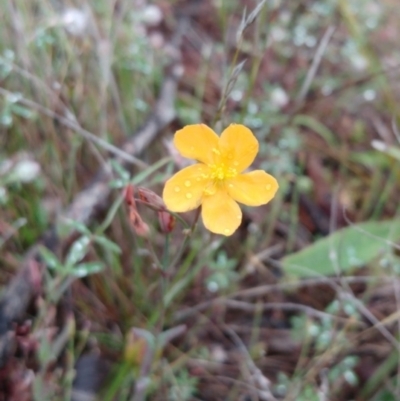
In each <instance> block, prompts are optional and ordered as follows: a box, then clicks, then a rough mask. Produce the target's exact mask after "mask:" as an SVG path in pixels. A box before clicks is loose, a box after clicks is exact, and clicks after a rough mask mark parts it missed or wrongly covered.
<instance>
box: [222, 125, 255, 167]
mask: <svg viewBox="0 0 400 401" xmlns="http://www.w3.org/2000/svg"><path fill="white" fill-rule="evenodd" d="M219 149H220V151H221V154H222V157H223V159H224V161H225V163H226V164H227V165H228V166H229V167H232V168H235V169H236V170H237V172H238V173H240V172H242V171H243V170H246V168H247V167H249V166H250V164H251V163H253V161H254V159H255V157H256V155H257V153H258V141H257V139H256V137H255V136H254V135H253V133H252V132H251V131H250V130H249V129H248V128H247V127H245V126H244V125H240V124H231V125H230V126H229V127H228V128H226V129H225V131H224V132H223V133H222V134H221V137H220V140H219Z"/></svg>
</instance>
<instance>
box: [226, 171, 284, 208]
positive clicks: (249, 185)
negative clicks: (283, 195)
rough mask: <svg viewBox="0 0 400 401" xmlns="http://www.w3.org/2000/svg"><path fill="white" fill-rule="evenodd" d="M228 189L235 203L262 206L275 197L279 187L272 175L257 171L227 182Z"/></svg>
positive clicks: (240, 175)
mask: <svg viewBox="0 0 400 401" xmlns="http://www.w3.org/2000/svg"><path fill="white" fill-rule="evenodd" d="M226 188H227V190H228V193H229V195H230V196H231V197H232V198H233V199H235V201H237V202H240V203H243V204H245V205H248V206H260V205H264V204H265V203H268V202H269V201H270V200H271V199H272V198H273V197H274V196H275V193H276V191H277V190H278V188H279V185H278V182H277V181H276V179H275V178H274V177H272V175H269V174H267V173H266V172H265V171H263V170H255V171H251V172H250V173H246V174H239V175H238V176H236V177H234V178H231V179H229V180H227V183H226Z"/></svg>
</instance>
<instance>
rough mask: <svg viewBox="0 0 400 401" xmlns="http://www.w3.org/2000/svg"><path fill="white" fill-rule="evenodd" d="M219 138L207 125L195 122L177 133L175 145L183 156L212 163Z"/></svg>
mask: <svg viewBox="0 0 400 401" xmlns="http://www.w3.org/2000/svg"><path fill="white" fill-rule="evenodd" d="M218 140H219V137H218V135H217V134H216V133H215V132H214V131H213V130H212V129H211V128H209V127H207V125H205V124H194V125H187V126H186V127H183V128H182V129H181V130H179V131H177V132H176V133H175V136H174V145H175V147H176V148H177V149H178V151H179V153H180V154H181V155H182V156H184V157H187V158H188V159H195V160H198V161H200V162H202V163H205V164H212V163H213V161H214V154H215V152H216V151H217V150H218ZM213 149H214V150H213Z"/></svg>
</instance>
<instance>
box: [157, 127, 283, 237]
mask: <svg viewBox="0 0 400 401" xmlns="http://www.w3.org/2000/svg"><path fill="white" fill-rule="evenodd" d="M174 145H175V147H176V148H177V149H178V151H179V153H180V154H181V155H182V156H184V157H187V158H189V159H195V160H197V161H198V162H199V163H197V164H194V165H192V166H189V167H186V168H184V169H183V170H181V171H179V172H178V173H176V174H175V175H174V176H172V177H171V178H170V179H169V180H168V181H167V182H166V184H165V187H164V192H163V199H164V202H165V204H166V206H167V209H168V210H170V211H171V212H187V211H189V210H193V209H196V208H197V207H199V206H200V205H202V218H203V223H204V225H205V226H206V228H207V229H208V230H210V231H212V232H213V233H216V234H223V235H231V234H233V233H234V232H235V230H236V229H237V228H238V227H239V225H240V223H241V221H242V212H241V210H240V207H239V205H238V204H237V202H239V203H243V204H245V205H248V206H260V205H263V204H265V203H268V202H269V201H270V200H271V199H272V198H273V197H274V196H275V193H276V191H277V190H278V183H277V181H276V179H275V178H274V177H272V176H271V175H269V174H267V173H266V172H265V171H263V170H255V171H251V172H249V173H243V171H244V170H246V169H247V168H248V167H249V166H250V164H251V163H252V162H253V160H254V158H255V157H256V155H257V153H258V141H257V139H256V138H255V136H254V135H253V133H252V132H251V131H250V130H249V129H248V128H246V127H245V126H243V125H240V124H231V125H230V126H229V127H228V128H226V129H225V131H223V132H222V134H221V136H220V137H219V136H218V135H217V134H216V133H215V132H214V131H213V130H212V129H211V128H209V127H207V125H204V124H195V125H187V126H186V127H184V128H183V129H181V130H179V131H177V132H176V133H175V137H174Z"/></svg>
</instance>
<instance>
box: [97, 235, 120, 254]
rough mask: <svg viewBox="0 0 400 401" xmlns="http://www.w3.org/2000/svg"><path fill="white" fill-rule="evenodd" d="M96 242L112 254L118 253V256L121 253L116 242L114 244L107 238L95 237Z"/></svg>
mask: <svg viewBox="0 0 400 401" xmlns="http://www.w3.org/2000/svg"><path fill="white" fill-rule="evenodd" d="M94 242H96V243H97V244H100V245H101V246H102V247H103V248H105V249H107V250H109V251H111V252H114V253H118V254H120V253H121V248H120V247H119V246H118V245H117V244H116V243H115V242H112V241H110V240H109V239H107V238H105V237H100V236H96V237H94Z"/></svg>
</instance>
